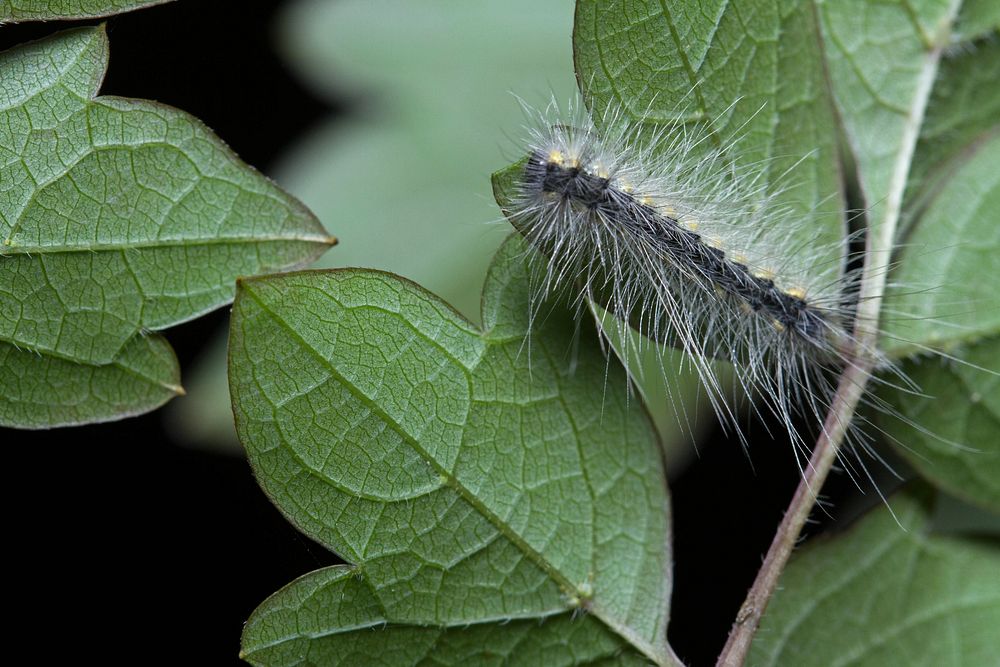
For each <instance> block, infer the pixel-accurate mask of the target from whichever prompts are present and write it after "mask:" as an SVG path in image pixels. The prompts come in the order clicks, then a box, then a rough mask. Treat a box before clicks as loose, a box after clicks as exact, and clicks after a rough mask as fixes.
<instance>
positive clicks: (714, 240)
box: [705, 236, 722, 250]
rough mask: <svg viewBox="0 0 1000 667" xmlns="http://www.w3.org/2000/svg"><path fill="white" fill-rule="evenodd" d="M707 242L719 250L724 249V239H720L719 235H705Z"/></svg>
mask: <svg viewBox="0 0 1000 667" xmlns="http://www.w3.org/2000/svg"><path fill="white" fill-rule="evenodd" d="M705 243H707V244H708V245H710V246H711V247H713V248H717V249H719V250H721V249H722V239H720V238H719V237H718V236H707V237H705Z"/></svg>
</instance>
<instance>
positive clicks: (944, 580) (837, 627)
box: [748, 491, 1000, 667]
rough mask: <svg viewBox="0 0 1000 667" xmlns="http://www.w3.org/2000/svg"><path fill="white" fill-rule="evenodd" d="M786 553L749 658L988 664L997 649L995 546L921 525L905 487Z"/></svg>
mask: <svg viewBox="0 0 1000 667" xmlns="http://www.w3.org/2000/svg"><path fill="white" fill-rule="evenodd" d="M890 505H891V507H892V510H893V511H894V512H895V516H896V518H898V520H899V524H900V525H897V524H896V521H895V519H894V517H893V516H892V514H890V512H889V511H888V509H886V508H884V507H883V508H879V509H877V510H875V511H873V512H872V513H871V514H870V515H869V516H867V517H866V518H864V519H863V520H862V521H861V522H860V523H859V524H858V525H856V526H854V527H853V528H852V529H851V530H849V531H848V532H846V533H845V534H843V535H840V536H838V537H836V538H834V539H831V540H822V539H821V540H817V541H816V542H815V543H811V544H808V545H806V547H805V548H804V549H802V550H801V551H800V552H799V553H797V554H796V555H795V556H793V558H792V562H791V563H790V564H789V566H788V567H787V568H786V569H785V572H784V573H783V574H782V576H781V581H780V583H779V590H778V592H777V593H776V595H775V597H774V598H773V599H772V600H771V603H770V605H769V606H768V609H767V613H766V614H765V615H764V619H763V621H762V623H761V626H760V630H759V631H758V633H757V637H756V639H755V640H754V643H753V647H752V649H751V655H750V660H749V661H748V664H751V665H755V666H757V667H766V666H768V665H795V666H796V667H810V666H811V665H816V666H822V667H831V666H838V665H857V666H858V667H861V666H864V665H871V666H872V667H876V666H877V667H881V666H882V665H917V664H919V665H940V666H942V667H945V666H951V665H956V666H957V665H992V664H996V657H997V655H998V654H1000V634H998V633H997V628H1000V577H998V576H997V573H998V572H1000V548H998V546H997V543H996V542H979V541H976V540H973V539H951V538H944V537H941V536H936V535H933V534H929V531H928V523H929V517H930V511H931V507H930V505H931V503H930V502H929V501H928V499H927V494H925V493H922V492H915V491H910V492H907V493H903V494H900V495H897V496H894V497H893V498H891V499H890Z"/></svg>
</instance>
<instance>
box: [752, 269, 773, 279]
mask: <svg viewBox="0 0 1000 667" xmlns="http://www.w3.org/2000/svg"><path fill="white" fill-rule="evenodd" d="M774 276H775V273H774V271H772V270H771V269H759V270H757V271H754V272H753V277H754V278H760V279H761V280H774Z"/></svg>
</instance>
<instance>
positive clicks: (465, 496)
mask: <svg viewBox="0 0 1000 667" xmlns="http://www.w3.org/2000/svg"><path fill="white" fill-rule="evenodd" d="M526 252H527V250H526V249H525V248H524V247H523V246H522V243H521V242H520V241H519V240H516V239H515V240H511V241H508V243H507V244H505V246H504V247H503V248H502V249H501V251H500V252H499V253H498V256H497V259H496V260H495V263H494V265H493V267H492V269H491V270H490V273H489V276H488V278H487V283H486V286H485V288H484V297H483V322H484V330H482V331H480V330H478V329H477V328H476V327H474V326H473V325H471V324H469V323H468V322H467V321H465V320H464V319H462V318H461V317H460V316H459V315H457V314H456V313H455V312H454V311H452V310H451V309H450V308H449V307H448V306H447V305H446V304H444V303H443V302H441V301H440V300H439V299H437V298H436V297H434V296H433V295H431V294H429V293H427V292H425V291H423V290H422V289H420V288H418V287H417V286H415V285H413V284H412V283H408V282H406V281H403V280H401V279H399V278H396V277H395V276H392V275H390V274H384V273H380V272H375V271H365V270H353V269H345V270H338V271H330V272H306V273H301V274H291V275H287V276H281V277H266V278H258V279H251V280H247V281H244V282H243V283H242V284H241V287H240V289H239V291H238V294H237V298H236V302H235V304H234V308H233V322H232V328H231V338H230V386H231V392H232V396H233V406H234V410H235V414H236V420H237V430H238V432H239V435H240V439H241V441H242V442H243V443H244V446H245V447H246V448H247V453H248V455H249V457H250V461H251V464H252V465H253V468H254V471H255V473H256V475H257V478H258V480H259V481H260V483H261V485H262V486H263V488H264V490H265V491H266V492H267V493H268V495H269V496H270V497H271V499H272V500H273V501H274V502H275V504H276V505H277V506H278V507H279V508H281V510H282V511H283V512H284V513H285V514H286V516H288V518H289V519H290V520H291V521H292V522H293V523H294V524H295V525H297V526H298V527H299V528H300V529H301V530H303V531H304V532H305V533H306V534H308V535H310V536H311V537H313V538H314V539H316V540H318V541H319V542H320V543H322V544H324V545H326V546H327V547H329V548H330V549H332V550H334V551H336V552H337V553H338V554H340V555H341V556H342V557H344V558H345V559H346V560H348V561H350V562H351V563H354V564H355V567H354V568H352V569H351V570H350V571H349V572H348V571H344V570H340V569H333V570H327V571H321V572H319V573H314V574H312V575H308V576H307V577H305V578H304V579H301V580H299V581H298V582H295V583H293V584H292V585H291V586H290V587H289V588H287V589H285V590H284V591H282V592H279V593H278V594H276V596H275V597H273V598H271V599H270V600H268V601H266V602H265V603H264V604H263V605H262V606H261V608H260V609H258V611H257V612H256V613H255V615H254V617H253V618H252V619H251V621H250V622H249V623H248V625H247V628H246V632H245V633H244V640H243V651H244V655H245V656H246V657H247V659H248V660H250V661H251V662H254V663H257V664H290V662H294V660H293V657H294V656H299V658H296V659H301V657H302V656H308V659H309V660H311V661H313V662H314V663H317V664H335V663H336V661H337V660H339V659H341V657H340V656H343V655H345V653H344V652H345V651H350V650H353V649H351V648H350V647H351V646H353V645H355V644H356V643H359V642H360V644H358V645H361V644H363V645H365V646H373V647H374V646H381V648H382V649H383V650H384V647H385V646H386V645H391V646H393V647H394V650H397V649H398V650H399V651H410V650H414V651H417V652H418V653H419V651H420V650H427V651H431V650H432V649H433V651H434V655H435V657H436V658H437V659H438V660H441V661H443V662H444V664H455V663H457V662H459V661H460V660H461V659H462V658H461V655H463V653H462V652H461V651H465V650H467V649H468V647H469V646H473V647H476V642H477V641H479V640H478V639H476V638H477V637H481V636H483V635H484V633H485V635H488V636H499V635H501V634H503V631H502V627H506V625H501V626H498V624H511V623H512V624H513V625H511V630H512V632H513V631H514V629H518V632H523V633H526V634H525V640H524V643H523V644H521V643H518V642H514V643H515V644H516V646H514V647H513V648H511V651H512V653H511V654H510V655H509V656H508V659H509V660H511V661H512V662H514V663H516V664H537V663H534V662H533V660H534V659H535V657H534V656H536V655H538V654H537V653H536V652H535V651H536V650H542V648H538V647H545V646H550V645H558V644H560V643H562V644H566V645H570V644H572V647H573V650H576V649H577V647H578V648H579V650H580V651H581V653H580V656H578V659H579V660H580V661H587V660H591V659H597V658H598V657H600V656H607V655H611V654H616V655H617V654H619V653H621V654H622V655H626V656H631V657H629V658H628V660H630V661H635V660H647V659H652V660H653V661H655V662H657V663H659V664H671V662H672V661H673V658H672V656H671V654H670V651H669V648H668V647H667V646H666V643H665V637H666V634H665V633H666V623H667V600H668V598H669V592H670V575H669V567H670V556H669V554H670V547H669V542H668V526H667V522H668V505H667V495H666V489H665V487H664V482H663V469H662V464H661V460H660V453H659V447H658V444H657V439H656V437H655V434H654V431H653V429H652V427H651V425H650V423H649V420H648V417H647V416H646V414H645V412H644V411H643V409H642V408H641V406H640V405H639V404H638V402H637V401H635V400H629V399H628V397H627V392H626V391H625V389H626V386H627V385H626V378H625V376H624V373H623V371H622V369H621V368H620V367H617V366H615V365H613V364H609V362H608V361H607V359H605V358H604V356H603V355H602V354H601V353H600V351H599V346H598V344H597V341H596V340H595V339H594V334H593V333H589V332H585V331H582V332H577V331H576V327H575V324H574V322H573V321H572V320H571V319H569V318H567V317H566V315H565V314H562V313H561V311H558V310H554V311H552V312H551V313H546V314H545V315H544V317H543V316H541V315H540V316H539V320H538V321H537V322H536V323H535V326H534V327H533V328H532V332H531V336H530V338H527V339H526V331H527V327H528V320H527V318H528V317H529V311H530V308H529V303H528V300H527V299H528V296H527V294H528V284H527V283H528V273H527V270H526V268H525V266H524V256H525V254H526ZM542 320H544V323H542V322H541V321H542ZM359 582H363V585H362V583H359ZM317 587H319V590H322V591H323V592H322V593H315V591H316V590H318V589H317ZM331 587H332V588H331ZM345 591H346V592H345ZM348 593H349V594H350V597H348V598H347V601H345V602H344V604H342V605H336V606H334V607H332V608H331V607H329V606H327V605H326V604H325V603H324V604H319V603H318V602H315V601H313V596H314V594H315V595H320V596H321V597H322V598H323V599H324V600H331V599H340V598H339V596H341V595H347V594H348ZM290 600H293V601H294V602H289V601H290ZM317 605H318V606H317ZM362 607H363V608H364V609H366V610H367V611H366V612H365V614H364V618H363V620H351V619H353V616H351V614H354V613H355V611H357V610H358V609H360V608H362ZM320 610H322V611H321V612H320ZM517 619H522V620H521V621H518V620H517ZM542 620H544V621H545V622H544V623H540V621H542ZM581 624H585V625H586V626H587V627H590V626H593V627H594V628H595V629H594V630H593V631H592V632H587V631H585V630H581ZM383 626H384V629H383V630H382V631H381V632H378V633H376V636H381V635H383V634H384V636H383V637H382V642H378V641H375V642H372V641H371V633H372V630H370V629H368V628H371V627H383ZM360 628H365V629H364V630H361V629H360ZM514 636H515V635H514V634H512V635H511V637H512V638H513V637H514ZM408 637H413V638H414V639H413V641H414V642H415V643H414V644H413V645H412V646H411V645H410V644H409V640H408V639H407V638H408ZM573 637H577V638H580V637H586V638H587V641H582V642H580V643H579V645H578V643H577V642H576V640H571V638H573ZM417 638H419V639H417ZM445 644H447V645H448V646H452V645H454V646H455V647H458V648H456V649H455V650H456V651H458V652H456V653H449V652H448V651H445V650H444V648H442V646H443V645H445ZM419 646H425V647H426V648H425V649H420V648H419ZM462 647H465V648H462ZM533 647H535V648H533ZM459 648H461V651H459ZM478 649H479V650H485V647H484V646H478ZM515 649H516V650H515ZM372 650H374V648H373V649H372ZM449 650H450V649H449ZM547 650H549V649H547ZM609 652H610V653H609ZM421 655H422V654H421ZM563 655H564V657H563V659H564V660H566V657H565V655H566V654H565V653H563ZM569 655H571V656H572V655H575V654H573V653H570V654H569ZM449 656H450V657H449ZM367 659H374V658H373V657H371V656H369V657H367V658H366V660H367ZM623 659H624V658H623ZM566 664H578V663H577V662H573V661H570V662H567V663H566Z"/></svg>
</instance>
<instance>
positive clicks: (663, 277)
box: [506, 103, 905, 450]
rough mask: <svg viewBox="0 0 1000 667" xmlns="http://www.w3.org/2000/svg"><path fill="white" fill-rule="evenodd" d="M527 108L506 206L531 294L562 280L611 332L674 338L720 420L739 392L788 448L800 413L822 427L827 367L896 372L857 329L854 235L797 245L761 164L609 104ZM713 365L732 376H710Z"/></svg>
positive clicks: (829, 384) (731, 421) (560, 288)
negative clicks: (862, 362)
mask: <svg viewBox="0 0 1000 667" xmlns="http://www.w3.org/2000/svg"><path fill="white" fill-rule="evenodd" d="M527 111H528V113H529V118H530V119H531V122H530V123H529V125H528V134H529V137H528V140H527V142H526V143H527V151H526V152H527V155H528V157H527V159H526V160H525V161H524V163H523V166H522V167H521V169H520V171H519V173H518V176H517V177H516V182H515V183H514V187H513V192H512V195H511V196H510V202H509V204H508V205H507V206H506V214H507V217H508V219H509V220H510V221H511V222H512V223H513V225H514V226H515V228H516V229H517V230H518V231H519V232H520V233H521V234H522V235H523V236H524V237H525V238H526V239H527V240H528V241H529V243H530V245H531V246H532V247H533V248H534V249H535V250H536V251H539V252H537V253H535V254H536V255H537V256H540V257H542V258H544V262H543V265H542V266H541V267H540V271H538V272H536V273H537V278H536V281H535V282H536V283H537V288H536V290H535V292H536V296H537V298H536V299H535V300H534V303H539V304H540V303H543V302H545V301H547V300H548V299H549V297H551V296H553V295H554V294H556V293H563V292H565V291H567V289H568V290H569V292H570V294H571V295H572V297H571V298H572V300H573V301H574V303H575V305H576V306H577V307H578V309H581V310H582V309H584V308H587V307H588V305H589V304H593V303H596V304H598V305H599V306H600V307H601V308H602V309H603V311H604V312H606V313H607V314H609V315H610V316H611V318H612V322H613V323H614V325H616V326H618V327H619V328H620V331H624V330H625V329H626V328H627V327H631V328H632V329H635V330H636V331H638V332H639V333H640V334H642V336H643V337H644V338H645V339H647V340H650V341H655V342H660V343H662V342H669V343H671V344H672V345H674V346H675V347H679V348H680V349H682V350H683V351H685V352H686V353H687V355H686V358H687V360H688V361H689V363H690V364H691V366H693V368H694V369H695V370H696V372H697V374H698V376H699V377H700V379H701V382H702V384H703V386H704V387H705V389H706V392H707V394H708V397H709V399H710V401H711V404H712V407H713V409H714V411H715V412H716V413H717V415H718V416H719V417H720V419H721V421H722V423H723V425H724V426H726V425H730V426H732V427H734V430H735V431H736V433H737V434H739V435H740V437H741V438H742V437H743V435H742V431H741V429H740V428H739V425H738V411H737V409H736V407H735V403H736V402H737V401H738V400H739V398H738V395H751V396H754V397H758V398H759V399H760V400H758V401H753V402H752V403H751V404H752V405H753V406H754V409H755V410H757V411H758V412H760V413H762V412H763V411H766V412H769V413H770V414H772V415H774V416H775V417H777V419H778V420H779V422H780V423H781V424H783V425H784V426H785V428H786V430H787V431H788V433H789V435H790V437H791V438H792V440H793V442H795V443H796V444H797V445H799V446H800V447H797V450H798V449H802V450H804V440H803V439H802V438H801V437H800V436H799V435H798V434H797V433H796V430H795V427H794V422H795V419H796V417H797V416H799V415H802V414H806V415H808V416H809V417H810V419H812V418H815V420H816V421H817V422H821V421H822V419H823V415H824V414H825V412H826V408H827V407H828V403H829V401H830V398H831V396H832V394H833V391H834V382H833V380H832V379H831V378H832V377H833V376H834V375H835V374H836V373H837V372H838V371H841V370H843V369H844V368H845V367H846V366H848V365H850V364H851V363H853V361H852V360H853V359H855V358H857V357H858V355H860V354H864V355H868V356H869V358H874V359H877V366H879V367H881V368H883V369H885V368H890V369H892V368H893V367H892V364H891V363H890V362H888V361H887V360H886V359H884V358H883V357H882V356H881V355H880V353H879V352H878V351H877V350H874V349H865V350H860V349H858V346H859V343H858V339H857V338H856V337H855V336H854V335H853V333H852V331H853V325H854V318H855V312H856V303H857V282H858V281H857V275H856V272H855V271H850V270H847V268H846V267H847V263H848V255H849V252H848V250H849V244H850V242H851V240H852V237H851V236H847V237H846V238H845V239H844V240H843V241H842V243H841V244H840V245H839V246H838V247H836V248H830V247H827V246H823V245H822V244H818V245H817V244H803V243H801V242H800V241H796V240H795V239H796V238H799V239H800V238H801V235H793V234H789V233H788V230H789V229H790V228H791V226H792V225H796V224H800V225H801V221H799V220H796V216H797V215H799V214H798V213H797V212H796V211H795V210H794V209H793V208H791V207H790V206H788V205H785V204H782V203H781V201H780V200H781V197H780V194H781V190H780V189H779V188H775V187H774V184H773V182H771V183H770V184H769V183H766V182H765V179H764V178H763V176H762V174H763V173H764V172H763V170H762V169H761V168H760V165H749V166H740V165H738V164H737V161H736V160H735V159H734V152H735V151H734V144H729V145H727V146H721V147H715V146H712V145H711V144H710V142H709V141H708V137H707V135H706V134H705V133H704V132H703V131H699V130H698V129H697V128H691V127H688V126H687V125H684V124H681V123H677V124H672V125H671V124H668V125H659V126H656V125H651V124H646V123H643V122H641V121H634V120H627V119H626V116H625V114H624V113H623V112H621V111H620V110H616V109H613V108H611V109H609V110H607V111H605V112H604V114H603V115H602V116H601V117H600V119H599V120H600V122H599V123H594V122H593V121H592V120H591V117H590V116H589V114H587V113H586V111H585V110H583V107H582V105H572V106H571V107H570V109H569V117H570V119H571V120H570V122H569V123H566V122H560V121H559V119H558V117H559V116H562V115H563V114H562V113H561V112H560V111H559V108H558V105H556V104H555V103H553V104H551V105H550V106H549V108H548V109H546V110H543V111H542V112H532V111H531V110H530V109H528V110H527ZM779 180H780V179H779ZM830 257H833V258H834V259H832V260H831V259H829V258H830ZM817 258H825V259H820V260H818V259H817ZM605 324H606V323H605ZM717 359H723V360H726V361H729V362H731V365H732V368H733V370H734V373H735V378H736V382H735V384H726V383H724V382H723V381H721V380H720V378H719V376H718V374H717V372H716V371H715V364H714V362H715V360H717ZM893 370H895V369H893ZM896 372H897V373H898V370H896ZM903 382H904V384H905V378H903Z"/></svg>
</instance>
